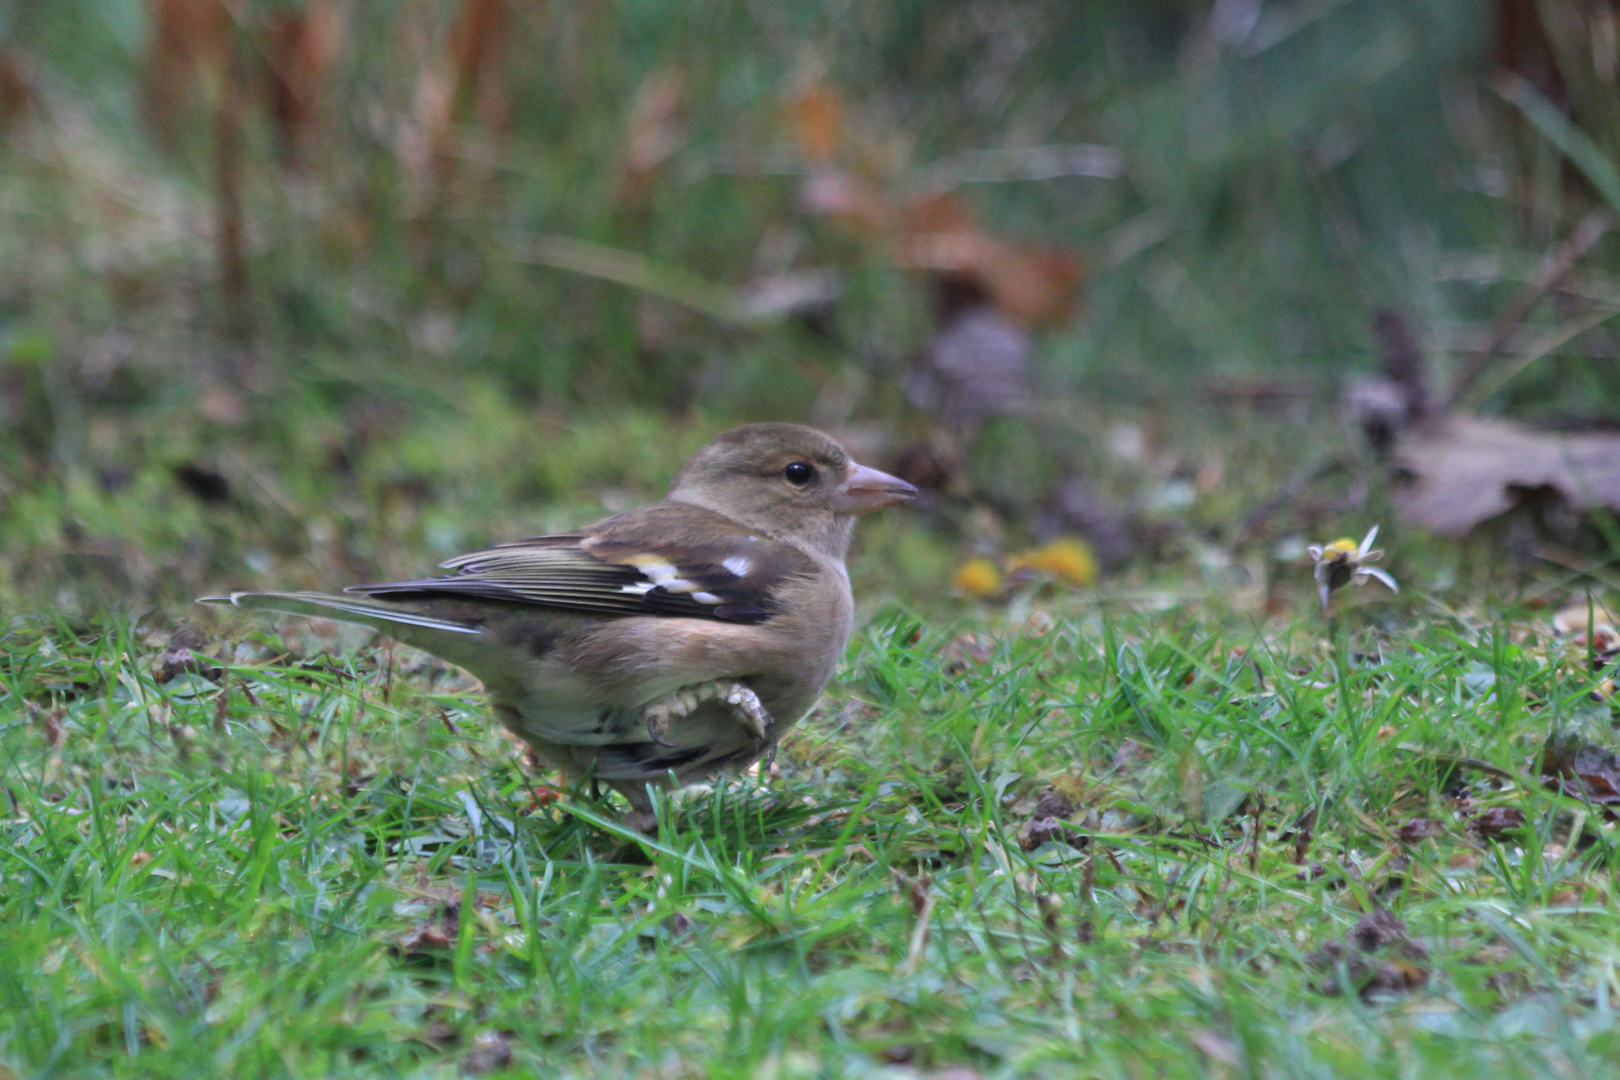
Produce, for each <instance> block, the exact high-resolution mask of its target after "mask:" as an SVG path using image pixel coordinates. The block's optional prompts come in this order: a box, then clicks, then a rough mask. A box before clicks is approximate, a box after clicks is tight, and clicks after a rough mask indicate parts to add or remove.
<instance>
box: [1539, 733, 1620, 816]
mask: <svg viewBox="0 0 1620 1080" xmlns="http://www.w3.org/2000/svg"><path fill="white" fill-rule="evenodd" d="M1541 779H1542V782H1543V783H1545V784H1546V785H1547V786H1548V787H1550V788H1554V789H1556V790H1558V791H1561V792H1563V793H1564V794H1565V795H1568V796H1569V797H1570V798H1573V799H1580V800H1581V801H1582V802H1585V803H1590V804H1593V805H1596V806H1604V807H1612V806H1616V805H1620V755H1617V754H1614V753H1611V752H1610V751H1608V750H1605V749H1603V748H1602V747H1600V746H1594V745H1592V744H1591V743H1588V742H1585V741H1583V740H1582V739H1579V738H1577V737H1575V736H1573V735H1554V736H1552V737H1550V738H1548V740H1547V742H1546V745H1545V746H1543V747H1542V750H1541ZM1609 812H1610V813H1612V811H1609Z"/></svg>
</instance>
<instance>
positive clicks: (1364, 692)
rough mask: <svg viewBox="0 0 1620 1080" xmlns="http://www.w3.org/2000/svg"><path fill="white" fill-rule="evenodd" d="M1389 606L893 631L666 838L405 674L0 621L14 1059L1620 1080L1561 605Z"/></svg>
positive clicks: (1117, 603) (310, 654)
mask: <svg viewBox="0 0 1620 1080" xmlns="http://www.w3.org/2000/svg"><path fill="white" fill-rule="evenodd" d="M1301 575H1302V582H1301V591H1302V592H1308V570H1302V571H1301ZM1370 596H1371V594H1370V593H1369V594H1368V597H1367V599H1368V601H1369V602H1366V603H1364V604H1363V605H1362V606H1360V607H1355V608H1352V609H1351V610H1349V611H1347V612H1346V613H1345V614H1344V615H1343V616H1342V617H1340V618H1336V619H1335V620H1334V621H1333V622H1332V623H1331V624H1329V623H1325V622H1323V621H1322V620H1320V619H1316V618H1312V617H1307V616H1305V615H1300V616H1298V617H1296V618H1294V619H1293V620H1292V621H1287V622H1284V621H1280V620H1279V621H1273V622H1269V623H1268V622H1263V621H1260V620H1257V619H1253V618H1248V617H1243V616H1240V615H1238V614H1235V613H1233V612H1231V611H1229V610H1225V611H1224V613H1223V608H1222V606H1221V605H1219V604H1216V603H1213V602H1209V601H1208V598H1206V600H1205V601H1204V602H1200V601H1196V600H1186V599H1184V600H1181V601H1180V602H1175V601H1171V602H1169V603H1165V602H1164V601H1162V600H1161V601H1160V602H1159V603H1157V604H1153V605H1148V604H1147V603H1145V602H1144V601H1142V600H1140V599H1139V598H1138V599H1137V600H1135V601H1132V600H1131V599H1130V598H1129V597H1118V596H1116V597H1113V598H1109V597H1106V596H1105V597H1096V596H1092V597H1087V596H1085V595H1077V594H1074V593H1064V592H1058V591H1055V590H1050V589H1048V590H1044V591H1038V592H1034V593H1032V594H1026V595H1022V596H1021V597H1019V598H1018V599H1017V600H1016V601H1015V603H1014V604H1013V605H1012V608H1011V610H1010V611H1002V612H999V613H996V614H990V613H987V612H982V611H981V612H979V613H976V614H962V615H960V616H958V617H955V618H946V619H919V618H917V617H915V616H913V615H911V614H908V613H907V612H906V611H905V610H904V609H903V608H901V607H899V606H897V605H894V604H887V603H886V604H884V605H882V606H880V607H878V608H877V609H876V610H870V609H869V610H868V616H869V617H868V619H867V621H866V623H865V625H864V627H863V629H861V630H860V631H859V633H858V636H857V641H856V642H855V644H853V645H852V647H851V649H850V653H849V655H848V657H847V660H846V663H845V666H844V668H843V670H842V673H841V676H840V678H839V680H838V682H837V684H836V688H835V690H834V691H833V692H832V693H830V694H829V695H828V697H827V699H826V700H825V701H824V702H823V703H822V705H821V706H820V708H819V709H818V710H817V712H816V713H815V714H814V715H813V716H812V717H811V718H810V719H809V720H807V721H806V722H805V724H804V725H803V726H802V727H801V728H800V729H799V730H798V731H796V732H795V733H794V734H793V735H792V736H791V737H790V738H788V739H787V740H786V741H785V743H784V745H783V747H782V750H781V753H780V755H779V756H778V758H777V762H776V768H775V769H774V770H772V771H771V773H770V774H768V775H766V776H763V777H750V778H742V779H735V780H729V781H723V782H720V783H717V784H716V785H715V786H714V787H713V788H712V789H705V788H699V789H693V790H689V791H686V792H682V793H680V794H679V795H677V796H674V797H673V798H671V799H670V800H669V801H668V802H667V803H665V804H664V805H663V806H662V821H661V826H660V829H659V832H658V834H657V836H656V837H642V836H640V835H638V834H636V833H634V832H631V831H629V830H627V829H626V828H625V827H624V826H622V825H620V824H619V823H618V821H617V817H616V815H617V812H618V808H617V807H615V806H614V805H611V804H609V803H607V802H599V801H593V800H592V799H591V798H590V795H589V792H586V791H572V792H570V791H564V790H561V789H560V788H559V787H557V786H556V784H557V780H556V778H555V777H549V776H546V775H541V774H536V773H534V772H532V771H531V770H530V769H528V768H526V767H525V765H524V763H523V761H522V759H521V756H520V754H519V753H518V752H517V751H516V749H515V748H514V747H513V745H512V744H511V743H509V742H508V741H507V740H506V739H505V738H504V737H503V736H501V735H499V734H497V733H496V732H495V731H494V730H493V728H492V726H491V725H490V723H489V722H488V721H487V719H486V717H485V715H484V711H483V707H482V703H481V700H480V694H479V692H478V689H477V687H476V685H475V684H473V683H471V681H470V680H468V679H467V678H466V677H465V676H463V675H461V674H460V673H458V672H457V671H455V670H454V669H451V668H447V667H446V666H444V665H442V664H440V663H439V662H437V661H435V660H433V659H432V658H430V657H425V656H423V655H422V654H417V653H410V652H407V651H406V650H404V649H398V650H395V649H391V648H388V647H387V646H386V645H381V644H378V643H375V642H372V643H365V642H363V641H362V642H361V643H359V644H358V647H356V645H355V643H353V642H351V641H346V640H339V641H337V642H335V643H334V642H332V641H330V640H326V639H322V638H321V637H319V636H313V635H311V634H309V633H308V632H307V624H305V629H301V630H299V631H298V632H294V630H293V627H291V626H289V628H288V633H287V636H286V637H278V636H277V635H276V634H275V633H274V632H270V631H268V630H266V629H263V628H261V627H258V626H255V625H254V624H252V623H249V622H246V621H232V622H230V623H229V624H227V625H225V626H222V627H220V628H219V629H218V630H217V631H214V632H212V633H211V634H210V635H209V636H208V638H207V639H206V641H202V640H195V641H194V643H195V644H196V645H197V646H198V648H197V650H196V651H195V652H188V651H185V650H183V649H181V650H179V651H176V650H175V649H173V648H171V644H172V643H171V642H169V641H168V640H167V638H166V634H165V633H162V632H159V631H158V630H157V629H156V628H155V626H151V625H145V624H139V625H132V624H131V623H129V622H127V621H122V622H121V621H112V622H107V623H103V624H101V625H98V626H97V627H95V628H94V629H82V628H81V629H74V628H71V627H69V626H67V625H65V624H52V623H51V622H49V621H45V620H23V621H18V622H16V623H14V624H13V625H12V627H11V628H10V630H9V631H8V632H7V634H6V636H5V639H4V654H3V656H4V659H3V661H0V663H3V666H0V678H3V681H4V691H3V693H4V697H3V698H0V715H4V716H5V717H6V721H5V724H4V726H3V727H0V755H3V761H4V770H3V773H0V776H3V782H4V785H5V788H6V792H7V797H8V800H9V805H8V808H7V811H6V819H5V828H6V832H7V843H6V844H5V845H4V847H3V849H0V962H3V965H4V970H6V971H7V972H8V973H9V974H8V977H7V978H6V979H4V980H3V981H0V995H3V997H0V1000H3V1003H4V1009H3V1015H4V1016H5V1017H6V1021H5V1024H4V1025H3V1028H0V1063H3V1065H0V1068H4V1069H5V1070H6V1075H7V1076H17V1077H31V1076H72V1075H126V1076H147V1077H156V1076H169V1075H173V1076H177V1077H178V1076H199V1075H233V1076H247V1075H295V1076H340V1075H341V1076H350V1075H353V1076H367V1075H375V1076H402V1075H410V1076H417V1075H421V1076H428V1075H446V1076H450V1075H457V1074H458V1073H460V1074H473V1075H502V1074H503V1070H504V1071H505V1072H506V1073H507V1074H510V1075H548V1076H550V1075H556V1076H585V1075H590V1076H648V1077H653V1076H658V1077H666V1076H720V1077H745V1076H746V1077H752V1076H865V1075H892V1076H899V1075H913V1074H917V1073H920V1074H921V1075H933V1076H959V1077H966V1076H973V1075H981V1076H986V1077H991V1076H1075V1075H1088V1076H1090V1075H1095V1076H1171V1075H1189V1076H1191V1075H1199V1076H1203V1075H1234V1076H1235V1075H1264V1076H1328V1075H1333V1076H1395V1075H1400V1076H1408V1075H1410V1076H1466V1075H1491V1076H1512V1075H1523V1076H1544V1075H1548V1074H1550V1073H1551V1074H1560V1075H1565V1074H1567V1075H1575V1076H1602V1075H1613V1074H1614V1073H1615V1072H1616V1065H1615V1057H1616V1050H1617V1046H1616V1042H1615V1040H1616V1033H1615V1031H1614V1012H1613V1002H1612V988H1613V986H1614V979H1615V976H1614V968H1615V962H1616V945H1615V941H1616V935H1617V931H1620V927H1617V925H1616V923H1617V919H1620V913H1617V909H1616V905H1615V896H1614V890H1615V884H1614V882H1615V875H1614V869H1615V865H1616V858H1617V854H1620V852H1617V847H1616V845H1617V840H1616V836H1615V832H1614V829H1613V826H1612V824H1611V823H1610V822H1609V821H1608V820H1607V816H1606V814H1605V812H1604V811H1603V809H1602V807H1601V806H1599V805H1594V804H1592V803H1589V802H1586V801H1582V800H1580V799H1577V798H1572V797H1570V794H1569V793H1568V791H1569V790H1571V789H1569V788H1566V789H1565V791H1560V790H1556V789H1555V788H1553V787H1549V786H1548V784H1547V783H1546V782H1545V778H1544V777H1543V775H1542V774H1543V768H1544V762H1543V753H1544V744H1545V743H1546V742H1547V740H1548V738H1549V736H1550V735H1561V736H1564V737H1568V738H1575V739H1583V738H1586V737H1588V736H1601V734H1602V733H1606V732H1608V731H1609V730H1610V729H1611V727H1612V712H1611V705H1610V704H1609V702H1608V701H1607V700H1600V699H1601V698H1604V696H1605V695H1606V694H1607V693H1608V692H1609V691H1608V689H1607V686H1606V684H1605V683H1604V682H1603V678H1602V676H1603V673H1602V672H1594V671H1593V670H1592V658H1591V657H1589V655H1588V650H1587V649H1586V648H1585V647H1584V646H1582V645H1580V644H1578V643H1577V644H1574V645H1572V644H1570V643H1569V641H1570V638H1571V635H1570V634H1563V635H1559V634H1558V633H1556V631H1555V628H1554V626H1553V624H1552V622H1551V621H1550V619H1549V617H1548V615H1547V614H1546V613H1545V612H1541V613H1537V614H1525V613H1511V614H1502V613H1497V614H1494V615H1492V614H1486V613H1484V612H1483V611H1473V610H1452V609H1449V608H1447V607H1446V606H1445V605H1444V604H1443V603H1441V602H1440V601H1439V600H1437V599H1433V598H1429V597H1426V596H1424V595H1422V593H1421V591H1420V589H1417V588H1409V589H1408V591H1407V592H1405V593H1403V594H1401V598H1400V600H1399V601H1398V602H1393V603H1391V602H1383V603H1377V604H1374V603H1371V602H1370ZM1336 602H1337V601H1336ZM1306 610H1308V609H1306ZM1598 663H1599V665H1600V666H1601V664H1602V663H1603V660H1602V658H1599V661H1598ZM1586 752H1587V753H1588V754H1589V755H1591V754H1592V753H1594V752H1593V751H1591V750H1590V749H1589V750H1587V751H1586ZM1601 767H1602V766H1593V768H1595V769H1599V770H1600V769H1601ZM1586 775H1587V776H1588V779H1589V780H1591V779H1592V778H1594V777H1595V776H1596V775H1597V774H1596V773H1594V772H1593V771H1592V770H1591V769H1589V770H1588V771H1587V773H1586ZM1594 786H1595V785H1594ZM907 1070H914V1071H915V1072H914V1073H913V1072H908V1071H907ZM952 1070H956V1071H955V1072H953V1071H952Z"/></svg>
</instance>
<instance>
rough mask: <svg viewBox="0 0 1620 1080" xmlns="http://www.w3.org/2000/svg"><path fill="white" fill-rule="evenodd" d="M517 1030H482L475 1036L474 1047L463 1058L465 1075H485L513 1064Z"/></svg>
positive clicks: (462, 1067)
mask: <svg viewBox="0 0 1620 1080" xmlns="http://www.w3.org/2000/svg"><path fill="white" fill-rule="evenodd" d="M515 1034H516V1033H515V1032H511V1031H481V1032H479V1033H478V1034H477V1035H476V1036H475V1037H474V1038H473V1044H472V1048H471V1049H470V1050H468V1051H467V1054H466V1056H465V1057H463V1058H462V1059H461V1073H462V1075H463V1076H483V1075H484V1074H485V1073H491V1072H494V1071H496V1070H497V1069H505V1068H506V1067H507V1066H508V1065H510V1064H512V1039H513V1037H514V1036H515Z"/></svg>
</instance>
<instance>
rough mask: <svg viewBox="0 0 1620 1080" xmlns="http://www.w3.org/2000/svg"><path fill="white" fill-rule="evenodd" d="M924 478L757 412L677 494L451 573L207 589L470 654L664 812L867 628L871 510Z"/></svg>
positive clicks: (510, 547) (817, 688)
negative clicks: (864, 544)
mask: <svg viewBox="0 0 1620 1080" xmlns="http://www.w3.org/2000/svg"><path fill="white" fill-rule="evenodd" d="M916 494H917V491H916V489H915V488H913V487H912V486H911V485H910V484H908V483H906V482H905V481H903V480H900V479H898V478H896V477H893V476H889V475H888V474H886V473H882V472H879V471H877V470H876V469H870V468H867V467H866V466H864V465H859V464H856V463H855V462H854V461H853V460H851V458H850V456H849V454H848V453H846V452H845V450H844V448H843V447H841V446H839V445H838V443H836V442H834V441H833V440H832V439H831V438H829V437H828V436H826V435H824V434H822V433H821V432H819V431H815V430H813V429H811V428H807V427H800V426H798V425H795V424H750V425H748V426H746V427H741V428H737V429H735V430H732V431H728V432H726V433H725V434H723V435H721V436H719V437H718V438H716V439H715V440H714V441H713V442H711V443H709V444H708V445H707V446H705V447H704V448H703V449H701V450H699V451H698V452H697V453H696V454H695V455H693V456H692V458H691V460H689V461H688V462H687V463H686V464H685V465H684V466H683V467H682V468H681V471H680V473H679V474H678V475H677V476H676V477H675V483H674V485H673V486H672V487H671V489H670V492H669V494H668V495H667V496H665V498H664V499H663V501H662V502H657V503H654V504H652V505H651V506H645V507H642V508H641V509H638V510H631V511H628V512H626V513H623V514H617V515H615V516H613V517H610V518H607V519H605V520H602V521H599V522H597V523H596V524H594V525H589V526H586V527H585V528H583V529H580V530H579V531H577V532H571V533H565V534H561V535H557V536H540V537H535V538H534V539H531V540H520V541H517V542H515V543H509V544H501V545H498V546H496V547H492V548H488V549H486V550H483V551H475V552H473V553H471V554H468V555H460V556H457V557H456V558H454V559H451V560H449V561H448V562H446V563H444V564H443V568H444V569H446V570H449V571H450V573H449V574H446V575H445V576H443V577H433V578H422V579H420V580H416V581H394V582H387V583H384V584H379V585H351V586H349V587H348V588H346V589H345V590H344V595H336V594H331V593H318V592H238V593H232V594H231V595H229V596H213V597H204V598H203V600H204V601H205V602H213V603H229V604H235V605H236V606H238V607H247V608H258V609H262V610H266V611H277V612H283V613H288V614H295V615H314V616H324V617H326V618H329V619H338V620H341V621H344V622H353V623H360V624H362V625H365V626H370V627H373V628H374V629H377V630H380V631H383V632H385V633H387V634H389V635H390V636H392V637H394V638H397V639H398V640H400V641H403V642H405V643H406V644H408V645H413V646H415V647H417V648H419V649H424V650H426V651H427V652H431V653H434V654H435V655H437V656H440V657H443V658H444V659H446V660H449V661H451V662H452V663H455V664H459V665H460V666H461V667H464V668H466V669H467V670H468V671H470V672H472V674H474V675H475V676H477V677H478V678H479V679H480V680H482V681H483V683H484V687H485V689H486V690H487V691H488V693H489V699H490V704H491V708H492V709H493V711H494V713H495V715H496V716H497V717H499V719H500V720H501V722H502V723H504V724H505V725H506V726H507V727H508V728H510V729H511V730H512V732H513V733H514V734H516V735H518V736H519V737H520V738H522V739H523V740H524V741H525V742H526V743H528V745H529V746H530V747H532V748H533V750H534V751H535V753H536V754H537V755H538V756H539V757H540V758H541V759H542V760H544V761H546V762H548V763H550V764H552V765H553V766H555V767H558V768H561V769H564V770H566V771H568V772H570V773H573V774H575V775H579V776H592V777H595V778H597V779H600V780H602V781H605V782H606V783H608V784H609V785H611V786H612V787H613V788H615V789H616V790H618V791H619V792H621V793H622V794H624V795H625V796H626V797H627V798H628V799H629V801H630V804H631V806H632V808H633V810H634V811H635V813H634V815H633V819H634V820H635V822H636V823H637V824H638V825H639V826H640V827H643V828H645V827H649V826H650V824H651V822H652V816H651V810H652V802H651V799H650V797H649V795H648V791H647V786H646V785H647V784H648V783H649V782H658V783H667V782H669V780H670V779H671V778H673V779H674V781H675V782H676V783H681V784H685V783H691V782H693V781H695V780H697V779H700V778H702V777H704V776H707V775H709V774H711V773H713V772H715V771H717V770H720V769H727V768H731V769H736V768H743V767H746V766H747V765H749V764H750V763H752V762H753V761H755V760H757V759H758V758H760V757H761V756H762V755H763V754H765V753H766V752H767V751H769V750H771V749H772V748H774V747H775V745H776V741H777V739H778V738H779V737H780V735H781V733H782V732H783V731H784V730H785V729H786V728H788V727H790V726H791V725H793V724H794V723H797V722H798V721H799V720H800V719H801V718H802V717H803V716H804V715H805V714H806V713H807V712H809V711H810V708H811V706H813V705H814V704H815V702H816V699H817V698H818V697H820V695H821V691H822V688H823V687H825V686H826V684H827V681H828V679H830V678H831V677H832V673H833V668H834V666H835V665H836V664H837V662H838V658H839V657H840V656H841V655H842V654H843V651H844V646H845V645H846V644H847V643H848V641H849V635H850V630H851V620H852V617H853V601H852V599H851V596H850V589H849V575H848V573H847V572H846V571H845V569H844V556H845V553H846V552H847V551H848V549H849V542H850V536H851V534H852V532H853V530H854V526H855V516H856V515H858V514H864V513H867V512H869V511H872V510H879V509H882V508H884V507H887V506H892V505H894V504H895V503H898V502H903V501H906V500H909V499H911V498H913V497H914V496H915V495H916Z"/></svg>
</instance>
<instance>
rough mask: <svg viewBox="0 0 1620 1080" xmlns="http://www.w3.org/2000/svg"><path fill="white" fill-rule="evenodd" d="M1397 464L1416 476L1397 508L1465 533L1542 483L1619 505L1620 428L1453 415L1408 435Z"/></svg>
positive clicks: (1568, 497)
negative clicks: (1570, 429)
mask: <svg viewBox="0 0 1620 1080" xmlns="http://www.w3.org/2000/svg"><path fill="white" fill-rule="evenodd" d="M1395 464H1396V467H1397V468H1398V469H1400V470H1402V471H1404V472H1405V473H1407V474H1408V475H1409V476H1410V478H1411V480H1410V482H1409V483H1407V484H1405V485H1403V486H1402V487H1401V488H1399V489H1398V490H1397V491H1396V493H1395V508H1396V512H1397V513H1398V514H1399V516H1400V517H1401V519H1402V520H1403V521H1405V522H1407V523H1408V524H1412V525H1417V526H1419V527H1421V528H1424V529H1428V530H1429V531H1431V532H1436V533H1440V534H1442V535H1447V536H1461V535H1463V534H1464V533H1466V532H1468V531H1469V530H1470V529H1472V528H1473V527H1474V526H1476V525H1478V524H1479V523H1481V522H1483V521H1486V520H1488V519H1490V518H1493V517H1496V516H1497V515H1498V514H1501V513H1504V512H1505V511H1507V510H1510V509H1512V508H1513V506H1514V505H1515V504H1517V503H1518V502H1519V501H1520V499H1521V498H1522V497H1523V496H1524V495H1525V494H1527V493H1530V492H1535V491H1551V492H1553V493H1554V494H1556V495H1557V496H1558V497H1559V498H1561V499H1562V500H1564V501H1565V502H1567V503H1568V504H1569V505H1571V506H1575V507H1583V508H1584V507H1607V508H1610V509H1620V436H1615V435H1598V434H1582V435H1563V434H1558V433H1554V432H1545V431H1537V430H1535V429H1533V428H1528V427H1525V426H1523V425H1522V424H1515V423H1512V422H1510V421H1507V420H1487V419H1481V418H1479V417H1472V416H1453V417H1449V418H1447V419H1446V420H1444V421H1442V422H1440V423H1439V424H1438V425H1436V426H1434V427H1431V428H1420V429H1416V430H1414V431H1412V432H1410V433H1408V434H1407V435H1405V436H1403V437H1402V438H1401V439H1400V441H1399V442H1398V443H1397V444H1396V447H1395Z"/></svg>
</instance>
